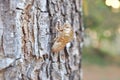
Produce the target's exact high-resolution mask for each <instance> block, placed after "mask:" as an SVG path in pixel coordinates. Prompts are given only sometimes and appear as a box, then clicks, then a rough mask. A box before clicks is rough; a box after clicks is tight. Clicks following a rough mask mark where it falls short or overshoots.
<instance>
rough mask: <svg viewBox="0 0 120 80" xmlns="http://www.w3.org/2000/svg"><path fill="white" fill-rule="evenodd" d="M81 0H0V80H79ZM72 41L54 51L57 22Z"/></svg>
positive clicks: (81, 42) (81, 36) (81, 28)
mask: <svg viewBox="0 0 120 80" xmlns="http://www.w3.org/2000/svg"><path fill="white" fill-rule="evenodd" d="M81 3H82V2H81V0H0V80H81V48H82V44H83V26H82V18H81V14H82V7H81ZM57 20H60V21H61V24H62V25H63V24H64V23H65V21H66V20H68V21H69V22H70V24H71V25H72V27H73V30H74V40H73V41H72V42H70V43H68V44H67V45H66V47H65V48H64V50H61V51H60V52H59V53H56V54H53V53H52V52H51V47H52V45H53V39H54V38H55V37H56V33H57V31H56V29H55V26H56V23H57Z"/></svg>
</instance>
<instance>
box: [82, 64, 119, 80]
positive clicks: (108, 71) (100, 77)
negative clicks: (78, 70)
mask: <svg viewBox="0 0 120 80" xmlns="http://www.w3.org/2000/svg"><path fill="white" fill-rule="evenodd" d="M83 80H120V67H119V66H116V65H109V66H98V65H85V64H83Z"/></svg>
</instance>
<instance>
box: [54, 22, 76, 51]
mask: <svg viewBox="0 0 120 80" xmlns="http://www.w3.org/2000/svg"><path fill="white" fill-rule="evenodd" d="M56 30H57V31H58V35H57V36H56V38H55V39H54V40H55V41H54V44H53V46H52V52H54V53H58V52H60V51H61V50H63V49H64V47H65V46H66V44H67V43H69V42H70V41H72V40H73V36H74V32H73V28H72V26H71V24H70V23H69V22H68V21H66V22H65V23H64V24H63V25H62V26H61V24H60V21H58V26H56Z"/></svg>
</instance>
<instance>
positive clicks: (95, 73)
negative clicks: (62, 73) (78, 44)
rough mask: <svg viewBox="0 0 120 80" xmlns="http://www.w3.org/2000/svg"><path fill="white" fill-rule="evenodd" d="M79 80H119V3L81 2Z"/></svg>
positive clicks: (114, 0) (106, 0)
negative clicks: (81, 40) (81, 41)
mask: <svg viewBox="0 0 120 80" xmlns="http://www.w3.org/2000/svg"><path fill="white" fill-rule="evenodd" d="M83 17H84V18H83V19H84V20H83V22H84V27H85V38H84V48H83V54H82V60H83V61H82V65H83V66H82V67H83V80H120V0H83Z"/></svg>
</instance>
